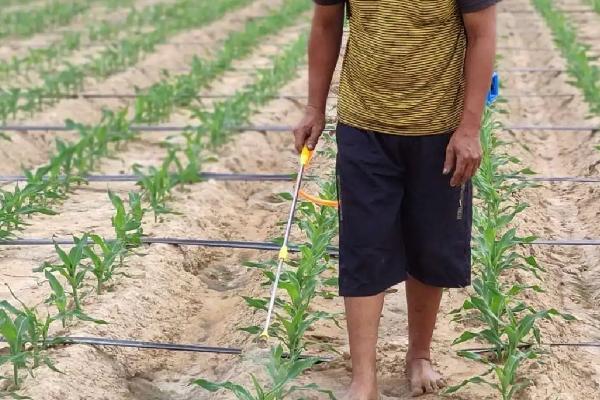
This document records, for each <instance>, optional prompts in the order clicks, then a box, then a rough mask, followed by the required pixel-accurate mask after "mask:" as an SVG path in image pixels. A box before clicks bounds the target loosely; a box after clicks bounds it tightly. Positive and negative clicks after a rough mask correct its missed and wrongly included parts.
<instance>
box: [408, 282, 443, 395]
mask: <svg viewBox="0 0 600 400" xmlns="http://www.w3.org/2000/svg"><path fill="white" fill-rule="evenodd" d="M441 299H442V289H441V288H438V287H434V286H428V285H425V284H423V283H421V282H419V281H418V280H416V279H414V278H412V277H409V278H408V279H407V281H406V304H407V306H408V351H407V353H406V368H407V371H406V372H407V374H408V379H409V381H410V387H411V392H412V393H411V394H412V395H413V396H419V395H422V394H424V393H432V392H435V391H437V390H438V389H439V388H440V387H442V386H443V385H444V382H443V380H442V376H441V375H440V374H438V373H437V372H436V371H435V370H434V369H433V367H432V365H431V338H432V336H433V330H434V328H435V322H436V319H437V314H438V310H439V308H440V301H441Z"/></svg>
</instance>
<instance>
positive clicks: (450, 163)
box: [442, 145, 456, 175]
mask: <svg viewBox="0 0 600 400" xmlns="http://www.w3.org/2000/svg"><path fill="white" fill-rule="evenodd" d="M455 159H456V155H455V153H454V149H453V148H452V146H450V145H448V147H447V148H446V160H445V161H444V169H443V171H442V172H443V174H444V175H448V174H449V173H450V171H452V169H453V168H454V163H455Z"/></svg>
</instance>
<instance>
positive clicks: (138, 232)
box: [108, 191, 145, 248]
mask: <svg viewBox="0 0 600 400" xmlns="http://www.w3.org/2000/svg"><path fill="white" fill-rule="evenodd" d="M108 197H109V198H110V201H111V203H112V204H113V207H114V208H115V215H114V216H113V217H112V226H113V228H114V229H115V235H116V237H117V240H119V241H120V242H121V243H122V244H123V245H124V246H125V248H135V247H140V246H141V245H142V235H143V232H144V231H143V229H142V219H143V218H144V213H145V210H144V208H143V207H142V199H141V197H140V194H139V193H136V192H130V193H129V211H127V210H126V209H125V203H124V202H123V200H122V199H121V198H120V197H119V196H118V195H116V194H115V193H113V192H110V191H109V192H108Z"/></svg>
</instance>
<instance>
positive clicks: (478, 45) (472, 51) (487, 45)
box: [461, 36, 496, 131]
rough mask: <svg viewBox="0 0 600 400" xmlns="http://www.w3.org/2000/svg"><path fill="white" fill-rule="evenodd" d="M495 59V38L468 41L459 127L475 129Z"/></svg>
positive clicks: (488, 88) (479, 123)
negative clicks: (463, 97)
mask: <svg viewBox="0 0 600 400" xmlns="http://www.w3.org/2000/svg"><path fill="white" fill-rule="evenodd" d="M495 57H496V39H495V36H482V37H476V38H471V39H469V44H468V46H467V54H466V59H465V81H466V87H465V104H464V111H463V115H462V120H461V125H463V126H466V127H473V128H475V127H476V128H477V131H479V129H478V128H479V126H480V125H481V117H482V114H483V109H484V107H485V101H486V98H487V95H488V92H489V90H490V83H491V77H492V74H493V71H494V61H495Z"/></svg>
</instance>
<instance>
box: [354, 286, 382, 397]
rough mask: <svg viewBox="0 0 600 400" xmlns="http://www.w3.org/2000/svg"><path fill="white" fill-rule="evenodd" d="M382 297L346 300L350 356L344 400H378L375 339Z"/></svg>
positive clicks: (380, 295) (379, 295)
mask: <svg viewBox="0 0 600 400" xmlns="http://www.w3.org/2000/svg"><path fill="white" fill-rule="evenodd" d="M383 297H384V294H383V293H380V294H378V295H375V296H369V297H346V298H344V302H345V305H346V321H347V324H348V336H349V340H350V355H351V357H352V385H351V386H350V391H349V393H348V397H347V400H378V399H379V392H378V389H377V354H376V351H377V349H376V348H377V337H378V332H379V319H380V318H381V311H382V308H383Z"/></svg>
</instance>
